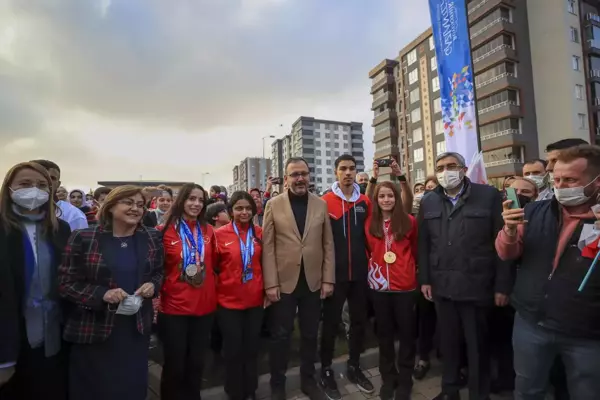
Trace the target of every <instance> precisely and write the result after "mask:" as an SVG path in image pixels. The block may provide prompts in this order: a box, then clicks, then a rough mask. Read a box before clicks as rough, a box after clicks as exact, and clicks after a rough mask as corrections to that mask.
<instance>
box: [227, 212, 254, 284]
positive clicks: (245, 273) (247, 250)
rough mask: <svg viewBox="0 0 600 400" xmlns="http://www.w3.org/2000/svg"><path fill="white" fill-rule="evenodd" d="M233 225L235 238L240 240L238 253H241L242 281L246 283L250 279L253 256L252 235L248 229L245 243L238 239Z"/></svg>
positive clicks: (236, 229)
mask: <svg viewBox="0 0 600 400" xmlns="http://www.w3.org/2000/svg"><path fill="white" fill-rule="evenodd" d="M232 224H233V231H234V232H235V234H236V236H237V237H238V239H239V240H240V251H241V253H242V268H243V270H242V280H243V281H244V282H247V281H249V280H251V279H252V269H251V268H250V265H252V257H253V256H254V241H253V240H252V235H251V234H250V227H248V233H247V234H246V243H244V241H243V240H242V238H241V237H240V232H239V231H238V228H237V226H236V224H235V222H232Z"/></svg>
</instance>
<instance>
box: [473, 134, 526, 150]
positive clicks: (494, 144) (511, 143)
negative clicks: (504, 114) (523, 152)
mask: <svg viewBox="0 0 600 400" xmlns="http://www.w3.org/2000/svg"><path fill="white" fill-rule="evenodd" d="M522 144H523V135H522V132H521V130H520V129H505V130H503V131H500V132H494V133H492V134H489V135H482V136H481V150H483V151H490V150H495V149H500V148H503V147H517V146H521V145H522Z"/></svg>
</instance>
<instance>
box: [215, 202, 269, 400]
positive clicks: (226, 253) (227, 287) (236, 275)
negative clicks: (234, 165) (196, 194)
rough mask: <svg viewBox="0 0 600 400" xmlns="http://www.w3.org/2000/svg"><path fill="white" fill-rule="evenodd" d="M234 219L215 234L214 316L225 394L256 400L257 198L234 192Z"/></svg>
mask: <svg viewBox="0 0 600 400" xmlns="http://www.w3.org/2000/svg"><path fill="white" fill-rule="evenodd" d="M229 210H230V213H231V214H232V216H233V221H232V222H231V223H229V224H227V225H225V226H223V227H221V228H219V229H218V230H217V232H216V237H217V252H218V255H219V257H218V258H219V262H218V267H217V271H218V275H217V298H218V302H219V309H218V311H217V320H218V321H219V327H220V328H221V334H222V335H223V357H224V358H225V363H226V370H227V371H226V377H225V392H226V393H227V396H228V397H229V399H232V400H245V399H254V398H255V392H256V388H257V386H258V371H257V358H258V347H259V341H260V332H261V327H262V320H263V310H264V308H263V305H264V290H263V277H262V266H261V256H262V245H261V237H262V231H261V228H260V227H259V226H257V225H254V224H253V222H252V218H253V217H254V216H255V215H256V213H257V206H256V202H255V201H254V199H253V198H252V196H251V195H250V194H249V193H247V192H242V191H239V192H235V193H233V195H232V196H231V199H230V202H229Z"/></svg>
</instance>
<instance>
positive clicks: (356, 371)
mask: <svg viewBox="0 0 600 400" xmlns="http://www.w3.org/2000/svg"><path fill="white" fill-rule="evenodd" d="M346 376H347V378H348V380H349V381H350V382H352V383H354V384H355V385H356V386H358V388H359V389H360V391H361V392H363V393H367V394H371V393H373V392H374V391H375V388H374V387H373V384H372V383H371V381H370V380H369V379H367V377H366V376H365V374H364V373H363V372H362V370H361V369H360V366H358V365H350V364H348V369H347V370H346Z"/></svg>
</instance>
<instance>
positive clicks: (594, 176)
mask: <svg viewBox="0 0 600 400" xmlns="http://www.w3.org/2000/svg"><path fill="white" fill-rule="evenodd" d="M552 168H553V170H552V171H553V177H554V195H555V197H554V198H553V199H551V200H545V201H537V202H534V203H531V204H529V205H528V206H527V207H526V208H525V209H522V208H516V209H512V207H511V200H507V201H505V202H504V204H503V206H504V212H503V214H502V215H503V218H504V224H505V225H504V228H503V229H502V230H501V231H500V232H499V233H498V237H497V238H496V250H497V252H498V255H499V256H500V257H501V258H502V259H503V260H511V261H518V262H519V273H518V274H517V278H516V282H515V285H514V289H513V293H512V296H511V304H512V305H513V306H514V307H515V309H516V310H517V314H516V317H515V326H514V331H513V344H514V355H515V357H514V361H515V373H516V375H517V378H516V380H515V399H516V400H524V399H527V400H538V399H539V400H543V399H545V397H546V392H547V386H548V380H549V371H550V369H551V367H552V364H553V363H554V361H555V358H556V357H557V356H560V358H561V359H562V360H563V362H564V364H565V366H567V368H566V369H565V371H566V375H567V381H568V382H569V388H568V390H569V392H570V395H571V397H572V398H573V399H577V400H580V399H581V400H587V399H590V400H591V399H596V398H598V393H600V320H599V319H598V309H600V300H598V299H600V274H598V273H595V274H592V276H591V279H590V281H589V282H588V285H587V286H586V288H585V290H583V291H579V285H580V284H581V282H582V280H583V277H584V276H585V275H586V273H587V271H588V270H589V268H590V266H591V264H592V261H593V260H592V259H591V258H589V257H586V256H584V255H583V254H582V250H580V249H579V247H578V242H579V241H580V238H581V236H582V233H583V231H584V229H585V228H586V225H591V224H594V223H595V220H596V219H595V217H594V214H593V213H592V210H591V208H592V207H593V206H594V205H595V204H598V196H599V193H600V147H598V146H590V145H581V146H576V147H572V148H569V149H566V150H561V151H560V152H559V153H557V154H556V159H555V160H554V162H553V163H552Z"/></svg>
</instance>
